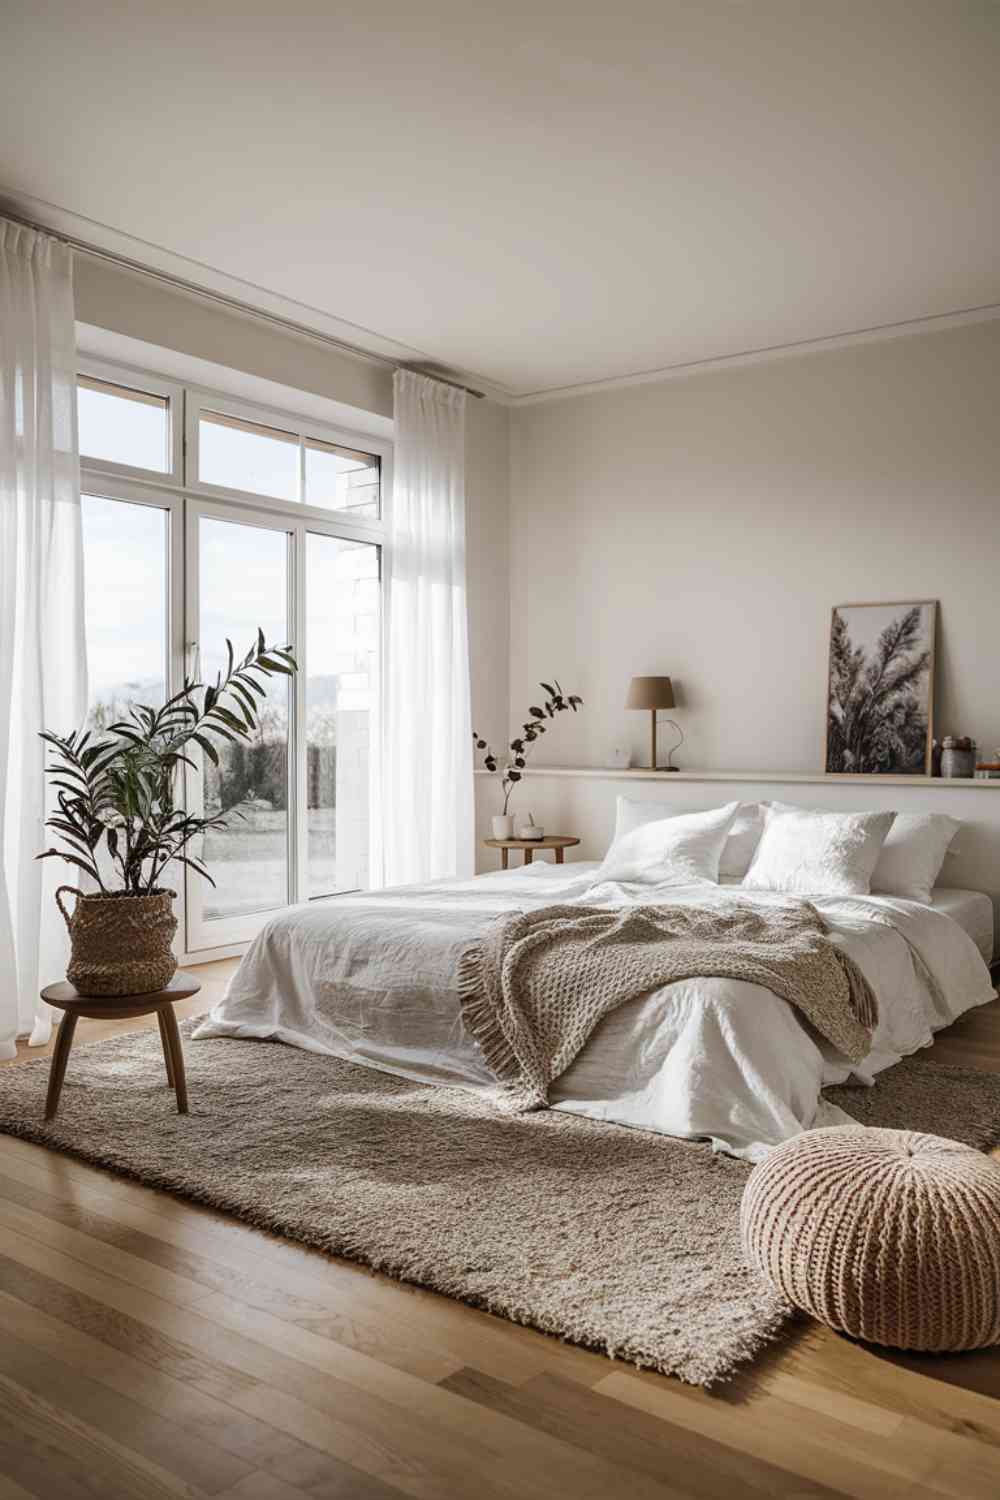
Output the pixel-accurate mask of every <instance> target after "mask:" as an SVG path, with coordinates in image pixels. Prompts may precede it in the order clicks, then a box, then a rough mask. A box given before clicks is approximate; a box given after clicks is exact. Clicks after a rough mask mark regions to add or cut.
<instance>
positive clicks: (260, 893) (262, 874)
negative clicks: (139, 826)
mask: <svg viewBox="0 0 1000 1500" xmlns="http://www.w3.org/2000/svg"><path fill="white" fill-rule="evenodd" d="M288 542H289V538H288V534H287V533H286V532H284V531H272V530H268V529H265V528H263V527H260V526H245V525H241V524H239V523H238V522H235V521H217V520H214V519H209V518H205V517H203V518H202V520H201V522H200V533H199V543H200V548H199V571H200V577H199V588H200V594H201V605H200V622H199V623H200V636H199V640H200V649H201V676H202V679H203V681H205V682H209V681H213V680H214V678H215V674H216V673H217V672H218V671H220V670H223V669H224V668H225V664H226V638H227V637H228V638H229V639H230V640H231V641H232V643H233V646H234V648H235V650H236V651H237V653H238V654H239V655H243V654H244V653H245V652H246V650H247V648H248V647H249V645H250V643H251V641H253V640H255V639H256V636H257V628H258V626H259V627H260V628H261V629H262V630H263V632H264V635H265V637H266V639H267V643H268V645H271V646H283V645H285V644H287V642H288ZM288 682H289V679H288V678H287V677H283V676H282V677H279V676H275V677H272V678H270V679H267V680H266V684H265V685H266V688H267V696H266V698H262V699H258V704H259V707H258V713H259V716H260V727H259V729H258V730H257V731H256V733H254V734H253V735H252V736H251V737H250V739H249V740H247V741H245V742H242V743H240V744H230V743H229V742H228V741H224V742H220V743H219V744H218V749H219V765H218V766H217V767H216V766H213V765H211V763H210V762H208V760H207V758H206V761H205V767H204V777H205V780H204V805H205V811H206V814H208V813H228V814H231V816H230V818H229V826H228V827H227V828H225V829H220V830H217V831H214V832H212V833H209V834H206V836H205V841H204V850H203V857H204V861H205V864H206V865H207V867H208V869H209V871H210V872H211V875H212V878H213V880H214V881H215V889H214V890H213V888H212V887H211V886H209V885H207V883H206V890H205V907H204V914H205V917H206V919H207V920H213V919H218V918H221V917H231V916H236V915H239V914H242V913H245V912H252V911H268V910H270V909H272V908H273V907H278V906H284V905H285V904H286V903H287V901H288ZM237 814H242V816H237Z"/></svg>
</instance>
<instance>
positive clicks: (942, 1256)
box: [740, 1126, 1000, 1351]
mask: <svg viewBox="0 0 1000 1500" xmlns="http://www.w3.org/2000/svg"><path fill="white" fill-rule="evenodd" d="M740 1227H741V1232H742V1236H743V1250H744V1253H745V1255H746V1258H747V1260H748V1261H749V1262H750V1264H751V1265H753V1266H755V1267H756V1268H757V1269H758V1270H759V1271H762V1272H763V1273H764V1275H765V1276H766V1277H768V1279H769V1280H770V1281H772V1282H773V1283H774V1285H775V1286H776V1287H777V1288H778V1290H779V1291H781V1292H783V1293H784V1295H785V1296H786V1297H787V1298H788V1300H789V1302H792V1303H793V1304H794V1305H795V1306H796V1307H799V1308H802V1309H803V1311H805V1312H808V1313H812V1315H813V1317H815V1318H819V1319H820V1320H821V1321H822V1322H824V1323H828V1324H829V1325H830V1327H831V1328H839V1329H840V1330H841V1331H842V1332H843V1333H848V1334H850V1335H851V1336H852V1337H853V1338H858V1339H867V1340H870V1341H871V1342H872V1343H876V1344H888V1345H891V1346H892V1347H893V1348H897V1349H923V1350H936V1351H941V1350H946V1349H980V1348H982V1347H983V1346H984V1345H986V1344H995V1343H997V1342H998V1341H1000V1165H998V1164H997V1163H996V1162H995V1161H993V1160H991V1158H990V1157H988V1156H985V1155H984V1154H983V1153H982V1152H981V1151H976V1150H974V1149H973V1147H971V1146H965V1145H962V1143H961V1142H959V1141H949V1140H945V1139H944V1138H943V1137H942V1136H938V1135H920V1134H918V1133H917V1132H915V1131H909V1130H865V1129H862V1128H860V1127H857V1126H838V1127H835V1128H833V1129H827V1130H809V1131H806V1132H805V1133H804V1134H803V1135H797V1136H795V1137H794V1138H793V1139H792V1140H790V1141H785V1142H784V1144H783V1145H781V1146H778V1147H777V1148H776V1149H775V1150H774V1151H773V1152H772V1153H771V1155H770V1156H768V1157H767V1158H766V1159H765V1160H764V1161H762V1162H761V1163H760V1164H759V1165H758V1166H756V1167H755V1168H754V1170H753V1172H752V1173H751V1174H750V1179H749V1181H748V1182H747V1186H746V1191H745V1193H744V1195H743V1208H742V1213H741V1216H740Z"/></svg>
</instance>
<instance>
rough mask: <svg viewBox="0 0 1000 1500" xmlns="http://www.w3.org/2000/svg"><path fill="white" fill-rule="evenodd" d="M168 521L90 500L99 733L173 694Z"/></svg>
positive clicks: (91, 645) (87, 559) (90, 651)
mask: <svg viewBox="0 0 1000 1500" xmlns="http://www.w3.org/2000/svg"><path fill="white" fill-rule="evenodd" d="M167 520H168V512H167V511H165V510H160V509H158V508H156V507H154V506H151V505H132V504H129V503H127V502H126V501H124V500H105V499H102V498H101V497H99V496H96V495H84V497H83V561H84V570H85V571H84V580H85V582H84V590H85V601H86V603H85V607H86V620H87V665H88V675H89V679H90V704H89V714H88V723H89V724H90V725H91V726H92V727H93V728H95V729H104V728H106V727H107V725H108V724H113V723H114V722H115V721H116V720H117V719H120V718H121V716H122V714H123V713H124V712H125V710H126V709H127V708H128V706H129V705H130V704H132V703H148V704H149V705H150V706H151V707H152V708H158V707H159V706H160V705H161V704H162V703H163V702H164V699H165V697H166V694H165V685H166V676H167ZM124 622H127V627H126V625H125V623H124ZM60 727H61V728H65V729H69V728H71V727H72V726H71V725H65V726H60Z"/></svg>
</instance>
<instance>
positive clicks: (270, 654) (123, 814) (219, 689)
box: [37, 630, 297, 995]
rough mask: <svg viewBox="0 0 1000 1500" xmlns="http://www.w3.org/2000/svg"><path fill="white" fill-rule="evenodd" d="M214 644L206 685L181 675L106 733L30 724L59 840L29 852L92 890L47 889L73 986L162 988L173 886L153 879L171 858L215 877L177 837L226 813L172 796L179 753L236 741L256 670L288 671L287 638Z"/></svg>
mask: <svg viewBox="0 0 1000 1500" xmlns="http://www.w3.org/2000/svg"><path fill="white" fill-rule="evenodd" d="M226 646H227V649H228V663H227V667H226V671H225V674H224V675H223V674H222V673H220V674H219V675H218V676H217V677H216V680H215V682H214V684H211V683H210V684H208V685H206V684H204V683H201V682H196V681H194V680H192V679H185V682H184V686H183V687H182V688H181V690H180V692H179V693H175V694H174V696H173V697H172V698H170V699H168V700H167V702H166V703H164V705H163V707H162V708H150V707H148V706H147V705H145V704H136V705H135V706H134V707H132V708H131V709H130V710H129V712H128V714H127V715H126V717H125V718H124V719H122V720H121V721H120V722H119V723H116V724H112V725H110V726H109V728H108V730H107V734H109V735H110V736H112V738H110V739H105V738H100V737H97V738H95V736H94V733H93V732H92V731H91V730H75V731H74V732H73V733H72V734H69V735H66V736H65V737H63V736H61V735H57V734H51V733H49V732H44V733H43V734H42V739H43V740H45V741H46V743H47V744H48V745H49V746H50V747H51V749H52V752H53V753H54V754H53V761H54V763H51V764H49V765H48V766H46V774H47V775H48V776H50V777H51V778H52V782H53V784H54V786H55V787H56V788H57V792H56V801H57V810H56V811H55V812H54V813H53V814H52V816H51V817H50V818H49V819H48V820H47V823H46V827H48V828H51V829H53V831H54V832H55V833H56V834H57V835H58V837H59V840H60V842H61V843H62V845H63V846H64V847H62V848H58V849H46V850H45V852H44V853H42V854H39V855H38V856H37V857H38V858H39V859H62V860H65V861H66V863H67V864H71V865H74V866H76V868H77V869H80V870H83V871H84V872H85V873H86V874H87V875H89V876H90V879H91V880H92V881H93V882H94V884H95V885H96V887H97V890H96V892H94V893H92V894H85V893H84V892H83V891H80V890H77V889H76V887H75V886H60V888H59V890H58V891H57V892H56V902H57V903H58V906H59V910H60V911H61V912H62V915H63V918H64V920H65V922H66V926H67V927H68V928H69V934H70V943H71V949H72V953H71V958H70V964H69V968H68V969H67V971H66V977H67V979H69V981H70V982H71V983H72V984H74V985H75V986H76V988H77V990H78V991H79V992H80V994H82V995H139V994H146V993H150V992H152V991H154V990H159V989H163V987H164V986H165V985H166V984H168V983H169V981H170V979H171V978H172V977H173V975H174V973H175V971H176V969H177V960H176V959H175V958H174V955H173V952H172V950H171V943H172V940H173V936H174V932H175V931H176V929H177V919H176V917H175V916H174V914H173V909H172V901H173V898H174V896H175V895H176V892H174V891H172V890H169V889H167V888H165V887H163V886H161V885H160V883H159V882H160V879H161V877H162V875H163V873H164V871H165V870H166V869H167V867H168V866H170V865H172V864H174V863H176V864H180V865H185V866H187V868H189V869H191V870H194V871H195V872H196V874H198V875H202V876H204V877H205V879H206V880H208V881H209V882H210V883H211V884H212V885H214V884H215V882H214V881H213V880H212V877H211V875H210V874H209V872H208V870H207V869H206V868H205V866H204V864H203V863H202V862H201V860H200V859H199V858H197V857H196V856H195V855H194V854H193V853H192V852H190V851H189V846H190V844H191V841H192V840H193V839H196V838H198V837H200V836H201V835H202V834H204V833H205V832H207V831H208V830H209V829H215V828H225V827H226V819H225V818H224V817H221V816H218V815H215V816H210V817H194V816H192V815H190V814H189V813H187V812H186V811H185V810H184V808H183V807H179V806H178V805H177V793H178V781H179V778H180V775H181V768H182V767H183V766H190V767H191V768H192V769H195V763H194V762H193V761H192V760H191V758H190V755H188V754H187V753H186V752H187V751H188V750H190V748H191V746H192V745H197V746H198V748H199V749H200V750H201V751H202V753H203V754H204V755H206V756H207V757H208V759H209V760H210V761H211V762H212V763H213V765H218V764H219V751H218V748H217V744H216V742H217V741H219V740H222V741H228V742H229V743H230V744H233V745H236V744H239V743H240V742H241V741H244V740H246V739H248V738H249V736H250V735H251V734H252V733H253V732H254V730H255V729H256V728H257V726H258V723H259V720H260V711H261V706H262V705H261V700H262V699H264V698H265V696H266V690H265V688H264V687H263V686H262V682H261V679H263V678H268V677H271V676H272V675H273V674H275V673H283V674H285V675H288V676H290V675H291V674H292V673H293V672H295V671H296V670H297V667H296V662H295V659H294V657H293V656H292V653H291V649H290V647H288V646H268V645H266V644H265V641H264V633H263V631H260V630H259V631H258V632H257V640H256V642H255V644H254V645H253V646H251V648H250V650H249V651H248V652H247V654H246V655H245V656H244V657H243V659H242V660H241V661H236V659H235V656H234V653H233V647H232V643H231V642H230V641H227V642H226ZM98 734H100V731H99V732H98ZM238 816H239V814H238ZM67 892H68V893H69V894H71V895H75V897H76V905H75V908H74V910H73V911H72V913H70V912H69V911H67V909H66V907H65V905H64V904H63V901H62V899H61V898H62V896H63V895H64V893H67Z"/></svg>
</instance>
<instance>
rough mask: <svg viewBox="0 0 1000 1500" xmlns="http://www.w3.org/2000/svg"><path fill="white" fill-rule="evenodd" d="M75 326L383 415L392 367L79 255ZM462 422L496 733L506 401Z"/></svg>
mask: <svg viewBox="0 0 1000 1500" xmlns="http://www.w3.org/2000/svg"><path fill="white" fill-rule="evenodd" d="M75 284H76V316H77V318H78V319H79V321H80V322H81V323H89V324H93V325H94V326H95V327H97V328H107V329H111V330H113V331H114V332H116V333H120V334H125V335H127V336H128V337H129V338H135V339H141V340H143V341H145V342H147V343H150V344H158V345H160V346H162V347H165V348H168V349H172V350H175V351H177V352H179V353H181V354H187V355H193V356H195V357H196V358H199V359H205V360H210V361H211V362H212V363H214V364H220V365H227V366H229V368H231V369H235V370H242V371H245V372H247V373H248V374H251V375H256V376H259V377H261V378H262V379H265V380H271V381H276V382H278V383H279V384H281V385H286V386H291V387H294V388H295V389H298V390H303V391H309V392H312V393H314V394H316V395H319V396H325V397H327V398H329V399H330V400H334V401H340V402H344V403H346V404H348V405H350V406H353V407H357V408H359V409H360V410H362V411H367V412H376V413H378V414H379V415H380V416H391V415H392V372H391V370H390V369H389V368H388V367H387V366H384V365H377V364H373V363H370V362H368V361H366V360H360V359H353V358H351V357H350V356H349V355H345V354H340V353H338V351H337V350H336V349H334V348H330V347H325V346H323V345H322V344H319V343H317V342H315V341H314V340H312V339H308V338H302V337H298V336H297V335H295V334H292V333H286V332H284V331H283V330H281V329H279V328H275V327H273V326H269V325H268V324H267V323H266V322H263V321H262V320H259V319H256V318H252V317H249V316H247V317H244V316H242V315H240V314H238V313H234V312H228V311H226V310H225V309H223V308H218V307H214V306H212V304H211V303H209V302H206V301H204V300H203V299H200V298H197V297H192V296H187V295H186V294H184V293H181V292H176V291H173V290H172V289H171V288H169V287H167V286H164V285H162V284H160V283H158V282H156V281H153V280H151V279H150V278H149V277H146V276H141V275H137V274H135V273H132V272H129V271H125V270H119V269H118V268H116V267H114V266H110V265H108V264H106V263H104V262H101V261H96V260H92V259H88V258H87V257H85V256H79V257H78V258H77V262H76V270H75ZM466 410H467V422H466V433H467V436H466V516H467V535H468V587H469V645H470V656H471V665H472V704H473V713H474V716H475V718H476V721H477V722H480V721H481V722H482V724H483V726H484V728H485V730H486V731H487V732H489V733H491V734H494V735H496V736H499V737H501V738H502V737H503V734H504V729H505V725H506V714H507V672H508V630H507V622H508V616H509V600H508V593H507V578H508V568H507V495H508V449H509V422H508V412H507V409H506V407H503V406H499V405H497V404H496V403H495V402H492V401H475V400H471V399H470V401H469V402H468V404H467V408H466Z"/></svg>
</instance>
